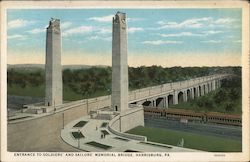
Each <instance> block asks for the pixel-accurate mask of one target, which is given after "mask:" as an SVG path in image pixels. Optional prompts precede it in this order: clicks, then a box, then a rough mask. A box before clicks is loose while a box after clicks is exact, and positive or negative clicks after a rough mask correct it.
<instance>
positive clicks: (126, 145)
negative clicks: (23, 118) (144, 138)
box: [61, 116, 199, 152]
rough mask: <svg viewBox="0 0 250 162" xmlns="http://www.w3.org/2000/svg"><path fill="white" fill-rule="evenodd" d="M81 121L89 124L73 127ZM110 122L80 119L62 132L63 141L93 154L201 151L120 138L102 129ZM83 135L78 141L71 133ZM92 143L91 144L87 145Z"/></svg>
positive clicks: (88, 118)
mask: <svg viewBox="0 0 250 162" xmlns="http://www.w3.org/2000/svg"><path fill="white" fill-rule="evenodd" d="M79 121H86V122H87V123H86V124H85V125H84V126H83V127H81V128H75V127H73V126H74V125H75V124H77V123H78V122H79ZM108 122H109V121H108V120H99V119H90V117H89V116H85V117H82V118H79V119H77V120H74V121H72V122H71V123H69V124H68V125H66V126H65V128H64V129H63V130H62V131H61V137H62V139H63V140H64V141H65V142H66V143H68V144H69V145H72V146H73V147H76V148H79V149H81V150H83V151H91V152H126V151H134V152H197V151H199V150H192V149H187V148H182V147H176V146H171V145H165V144H159V143H154V142H140V141H137V140H132V139H127V138H124V137H119V136H117V135H115V134H112V133H111V132H110V131H108V129H107V126H108V125H107V126H106V127H101V125H102V123H108ZM96 128H97V129H96ZM78 130H79V131H80V132H81V133H82V134H83V136H84V138H81V139H79V140H78V139H76V138H75V137H74V136H73V135H72V133H71V132H78ZM102 131H105V133H108V134H107V135H106V136H105V138H103V137H101V136H102V134H103V132H102ZM88 142H91V144H86V143H88Z"/></svg>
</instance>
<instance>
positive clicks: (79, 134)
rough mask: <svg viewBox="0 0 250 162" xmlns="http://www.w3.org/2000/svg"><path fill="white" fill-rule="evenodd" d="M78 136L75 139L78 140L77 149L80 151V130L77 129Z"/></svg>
mask: <svg viewBox="0 0 250 162" xmlns="http://www.w3.org/2000/svg"><path fill="white" fill-rule="evenodd" d="M78 135H79V137H78V138H77V139H78V148H79V149H80V130H79V129H78Z"/></svg>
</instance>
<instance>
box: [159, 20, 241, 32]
mask: <svg viewBox="0 0 250 162" xmlns="http://www.w3.org/2000/svg"><path fill="white" fill-rule="evenodd" d="M235 21H236V20H235V19H232V18H219V19H214V18H212V17H203V18H192V19H187V20H184V21H182V22H171V21H158V22H157V24H158V25H160V27H159V28H156V29H158V30H159V29H169V28H202V27H224V26H225V27H228V26H229V27H231V26H232V25H233V22H235ZM210 34H216V33H210Z"/></svg>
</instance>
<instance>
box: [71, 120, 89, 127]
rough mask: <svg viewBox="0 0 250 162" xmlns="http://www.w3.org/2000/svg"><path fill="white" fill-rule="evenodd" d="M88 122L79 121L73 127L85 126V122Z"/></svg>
mask: <svg viewBox="0 0 250 162" xmlns="http://www.w3.org/2000/svg"><path fill="white" fill-rule="evenodd" d="M87 123H88V122H86V121H79V122H78V123H76V124H75V125H74V126H73V127H77V128H81V127H83V126H84V125H85V124H87Z"/></svg>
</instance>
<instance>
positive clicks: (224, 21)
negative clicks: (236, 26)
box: [214, 18, 235, 25]
mask: <svg viewBox="0 0 250 162" xmlns="http://www.w3.org/2000/svg"><path fill="white" fill-rule="evenodd" d="M234 21H235V19H232V18H220V19H217V20H215V21H214V23H215V24H219V25H224V24H230V23H232V22H234Z"/></svg>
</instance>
